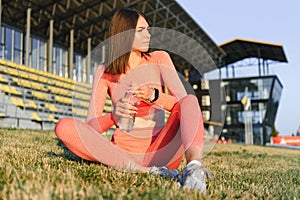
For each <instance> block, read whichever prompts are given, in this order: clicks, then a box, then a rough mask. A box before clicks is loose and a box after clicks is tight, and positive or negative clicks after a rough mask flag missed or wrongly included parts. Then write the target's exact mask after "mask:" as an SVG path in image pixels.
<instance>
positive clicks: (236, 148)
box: [0, 129, 300, 200]
mask: <svg viewBox="0 0 300 200" xmlns="http://www.w3.org/2000/svg"><path fill="white" fill-rule="evenodd" d="M57 144H58V142H57V140H56V138H55V135H54V133H53V131H32V130H18V129H0V148H1V154H0V191H1V193H0V199H72V200H73V199H300V151H299V150H288V149H277V148H271V147H260V146H246V145H240V144H218V145H216V146H215V147H214V149H213V150H212V152H210V153H209V154H208V156H206V157H205V158H204V163H205V165H206V167H207V168H208V169H209V170H210V171H211V172H212V173H213V175H214V177H215V178H214V179H213V180H209V182H208V193H207V194H206V195H203V194H199V193H198V192H197V191H188V190H181V189H180V188H179V186H178V184H177V183H176V182H174V181H172V180H168V179H163V178H161V177H154V176H149V175H148V174H134V173H125V172H121V171H116V170H113V169H111V168H107V167H105V166H103V165H101V164H98V163H91V162H86V161H83V160H80V159H77V158H76V157H75V156H73V155H71V154H69V153H68V152H65V151H64V149H63V148H61V147H60V146H59V145H57ZM183 167H184V165H183V164H182V166H181V167H180V169H182V168H183Z"/></svg>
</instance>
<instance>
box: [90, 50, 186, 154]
mask: <svg viewBox="0 0 300 200" xmlns="http://www.w3.org/2000/svg"><path fill="white" fill-rule="evenodd" d="M104 70H105V68H104V66H99V67H98V68H97V70H96V73H95V76H94V81H93V87H92V95H91V100H90V105H89V110H88V116H87V123H88V124H90V125H91V126H92V127H93V128H94V129H95V130H96V131H98V132H99V133H103V132H105V131H106V130H108V129H109V128H110V127H111V126H113V125H116V122H115V119H114V118H113V115H112V113H108V114H105V115H103V110H104V105H105V102H106V96H107V95H109V96H110V98H111V100H112V105H113V106H115V105H116V103H117V102H118V101H119V99H121V98H122V97H123V96H124V94H125V92H126V90H127V89H128V85H129V84H136V85H143V84H148V85H151V86H153V87H155V88H157V89H159V98H158V99H157V100H156V101H155V102H154V103H146V102H144V101H141V103H140V104H139V105H138V106H137V108H138V110H137V114H136V118H135V124H134V128H133V130H132V131H130V132H123V131H121V130H120V129H119V128H118V127H117V128H116V130H115V132H114V134H113V138H112V142H113V143H114V144H116V145H117V146H119V147H120V148H122V149H124V150H128V151H130V152H136V153H142V152H146V150H147V148H148V146H149V145H150V143H151V140H152V137H153V136H155V135H156V134H159V132H160V130H161V129H162V127H163V126H164V110H167V111H171V110H172V108H173V106H174V104H175V103H176V101H178V100H179V99H180V98H182V97H184V96H186V95H187V93H186V90H185V89H184V87H183V85H182V83H181V81H180V79H179V77H178V74H177V72H176V70H175V67H174V65H173V62H172V60H171V58H170V56H169V54H168V53H166V52H164V51H155V52H152V53H150V54H149V56H144V57H143V58H142V61H141V62H140V63H139V65H138V66H137V67H135V68H133V69H130V70H129V71H128V72H126V74H117V75H112V74H108V73H104ZM164 87H166V88H167V89H168V91H169V94H166V93H164V91H163V88H164Z"/></svg>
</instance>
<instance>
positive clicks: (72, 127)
mask: <svg viewBox="0 0 300 200" xmlns="http://www.w3.org/2000/svg"><path fill="white" fill-rule="evenodd" d="M101 120H102V121H101ZM104 120H105V118H101V117H100V122H99V123H102V124H105V121H104ZM100 133H101V132H100ZM203 133H204V128H203V120H202V115H201V110H200V107H199V104H198V100H197V98H196V97H195V96H193V95H187V96H185V97H184V98H182V99H180V100H179V101H178V102H177V103H176V104H175V105H174V107H173V109H172V111H171V113H170V116H169V118H168V120H167V122H166V124H165V126H164V127H163V128H162V130H161V131H160V132H159V133H158V134H157V135H156V137H152V140H151V143H150V145H149V146H148V148H147V151H146V152H145V153H134V152H130V151H126V150H123V149H122V148H121V147H119V146H118V145H116V144H114V143H113V142H111V141H109V140H108V139H107V138H106V137H105V136H102V135H101V134H99V131H98V132H97V131H96V130H95V129H94V128H93V127H91V126H90V125H89V124H87V123H85V122H82V121H80V120H77V119H74V118H63V119H61V120H60V121H59V122H58V124H57V125H56V128H55V134H56V135H57V137H58V138H59V139H60V140H61V141H62V142H63V143H64V144H65V145H66V147H67V148H68V149H69V150H70V151H72V152H73V153H74V154H76V155H77V156H79V157H81V158H83V159H86V160H89V161H95V162H101V163H103V164H105V165H107V166H112V167H115V168H118V169H124V168H125V169H130V168H131V169H138V168H139V167H149V166H154V165H155V166H167V167H169V168H171V169H175V168H178V166H179V165H180V162H181V160H182V156H183V154H184V152H185V150H187V149H188V148H189V147H190V146H198V147H200V148H202V149H203ZM132 142H134V141H132Z"/></svg>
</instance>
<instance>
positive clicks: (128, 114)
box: [113, 97, 137, 120]
mask: <svg viewBox="0 0 300 200" xmlns="http://www.w3.org/2000/svg"><path fill="white" fill-rule="evenodd" d="M136 113H137V107H135V106H134V105H133V102H132V98H127V97H122V98H121V99H120V100H119V101H118V102H117V104H116V106H115V110H114V112H113V114H114V118H115V119H116V120H118V119H120V118H121V117H125V118H132V117H133V116H134V114H136Z"/></svg>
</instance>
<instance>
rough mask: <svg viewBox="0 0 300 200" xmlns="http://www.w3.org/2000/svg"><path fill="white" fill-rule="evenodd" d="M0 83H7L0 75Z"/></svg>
mask: <svg viewBox="0 0 300 200" xmlns="http://www.w3.org/2000/svg"><path fill="white" fill-rule="evenodd" d="M0 82H2V83H7V80H6V79H5V78H4V77H3V76H2V75H1V74H0Z"/></svg>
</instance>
